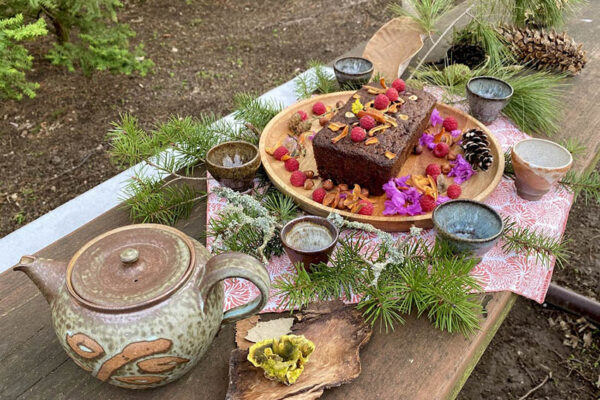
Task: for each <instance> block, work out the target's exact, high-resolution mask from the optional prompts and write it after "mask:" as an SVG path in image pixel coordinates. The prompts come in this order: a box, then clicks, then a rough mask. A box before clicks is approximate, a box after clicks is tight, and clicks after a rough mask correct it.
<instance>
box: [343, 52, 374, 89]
mask: <svg viewBox="0 0 600 400" xmlns="http://www.w3.org/2000/svg"><path fill="white" fill-rule="evenodd" d="M333 71H334V72H335V78H336V79H337V81H338V83H339V84H340V86H341V87H342V88H348V87H349V88H354V89H358V88H359V87H361V86H362V85H364V84H366V83H369V80H370V79H371V76H372V75H373V63H372V62H371V61H369V60H367V59H366V58H362V57H344V58H340V59H339V60H337V61H336V62H335V63H334V64H333Z"/></svg>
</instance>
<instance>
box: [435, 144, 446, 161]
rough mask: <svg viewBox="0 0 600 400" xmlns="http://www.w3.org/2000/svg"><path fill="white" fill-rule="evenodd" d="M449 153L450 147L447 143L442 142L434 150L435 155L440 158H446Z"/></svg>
mask: <svg viewBox="0 0 600 400" xmlns="http://www.w3.org/2000/svg"><path fill="white" fill-rule="evenodd" d="M449 152H450V147H448V145H447V144H446V143H442V142H440V143H438V144H436V145H435V147H434V148H433V155H434V156H436V157H438V158H443V157H446V156H447V155H448V153H449Z"/></svg>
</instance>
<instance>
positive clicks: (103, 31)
mask: <svg viewBox="0 0 600 400" xmlns="http://www.w3.org/2000/svg"><path fill="white" fill-rule="evenodd" d="M122 6H123V4H122V3H121V1H120V0H0V21H2V22H0V24H1V25H2V26H3V27H0V54H1V55H2V63H3V64H6V65H11V64H10V63H12V67H13V69H14V71H12V70H10V69H9V71H10V72H11V74H10V75H8V76H7V75H6V73H0V89H2V90H3V91H5V90H4V89H5V87H6V86H9V87H13V89H11V92H10V93H8V95H7V93H4V95H5V96H7V97H13V98H20V96H18V95H17V94H15V89H14V88H16V89H17V90H16V93H21V92H22V93H23V94H25V95H27V96H29V97H32V96H33V90H35V88H36V84H35V83H28V82H26V81H25V78H24V75H22V74H19V73H18V72H19V71H20V72H23V71H25V70H27V69H30V68H31V57H30V56H29V54H28V53H27V51H26V50H25V49H24V48H22V47H21V46H18V45H15V44H14V43H15V42H18V41H20V40H23V39H34V38H36V37H39V36H42V35H45V34H46V33H47V31H46V29H45V21H46V20H47V21H48V24H49V26H51V27H52V31H53V32H54V35H55V38H56V42H55V43H54V45H53V47H52V49H51V50H50V51H49V52H48V54H47V58H48V59H49V60H50V61H51V62H52V63H53V64H58V65H64V66H66V67H67V69H68V70H69V71H73V70H74V69H76V68H81V70H82V71H83V73H84V74H86V75H89V74H90V73H91V72H92V71H94V70H108V71H111V72H113V73H124V74H131V73H133V72H139V73H140V74H141V75H145V74H146V73H147V72H148V71H149V70H150V69H151V68H152V66H153V65H154V64H153V62H152V61H151V60H148V59H146V58H145V55H144V51H143V46H142V45H138V46H137V47H135V48H134V49H133V50H132V49H130V47H131V46H130V43H129V39H130V38H131V37H133V36H134V35H135V33H134V32H133V31H132V30H131V28H130V27H129V26H128V25H126V24H120V23H119V22H118V19H117V11H118V9H119V8H121V7H122ZM3 18H4V19H3ZM23 21H35V22H32V23H29V24H24V22H23ZM7 24H9V25H7ZM18 26H21V29H20V30H19V29H18V28H17V27H18ZM17 36H20V38H18V39H17ZM0 71H1V70H0Z"/></svg>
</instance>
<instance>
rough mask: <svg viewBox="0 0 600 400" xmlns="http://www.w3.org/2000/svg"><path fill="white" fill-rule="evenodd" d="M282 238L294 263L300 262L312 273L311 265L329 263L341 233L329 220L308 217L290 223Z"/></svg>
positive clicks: (286, 250) (282, 232) (282, 231)
mask: <svg viewBox="0 0 600 400" xmlns="http://www.w3.org/2000/svg"><path fill="white" fill-rule="evenodd" d="M280 236H281V242H282V243H283V248H284V249H285V252H286V253H287V255H288V257H289V258H290V260H291V261H292V263H293V264H296V263H298V262H300V263H302V264H303V265H304V268H305V269H306V270H307V271H309V272H310V270H311V264H319V263H321V262H324V263H326V262H327V260H328V259H329V256H330V255H331V252H332V251H333V249H334V247H335V245H336V243H337V241H338V236H339V231H338V229H337V228H336V226H335V225H334V224H332V223H331V222H330V221H329V220H328V219H326V218H322V217H315V216H312V215H307V216H304V217H298V218H296V219H293V220H291V221H290V222H288V223H287V224H286V225H285V226H284V227H283V229H282V230H281V234H280Z"/></svg>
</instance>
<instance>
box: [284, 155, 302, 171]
mask: <svg viewBox="0 0 600 400" xmlns="http://www.w3.org/2000/svg"><path fill="white" fill-rule="evenodd" d="M298 168H300V163H299V162H298V160H296V159H295V158H290V159H289V160H287V161H286V162H285V169H287V170H288V171H290V172H294V171H297V170H298Z"/></svg>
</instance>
